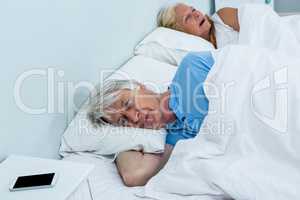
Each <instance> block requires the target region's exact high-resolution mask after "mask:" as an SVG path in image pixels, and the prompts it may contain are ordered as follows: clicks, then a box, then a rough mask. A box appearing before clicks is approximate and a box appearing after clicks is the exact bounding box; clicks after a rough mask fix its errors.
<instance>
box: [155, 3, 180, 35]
mask: <svg viewBox="0 0 300 200" xmlns="http://www.w3.org/2000/svg"><path fill="white" fill-rule="evenodd" d="M178 5H179V3H175V4H170V5H167V6H164V7H163V8H161V9H160V11H159V12H158V15H157V26H158V27H160V26H162V27H166V28H171V29H175V30H177V26H176V25H177V22H176V7H177V6H178Z"/></svg>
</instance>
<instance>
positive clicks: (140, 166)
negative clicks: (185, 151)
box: [116, 144, 173, 187]
mask: <svg viewBox="0 0 300 200" xmlns="http://www.w3.org/2000/svg"><path fill="white" fill-rule="evenodd" d="M172 150H173V146H171V145H168V144H166V146H165V151H164V153H163V154H148V153H142V152H138V151H127V152H123V153H120V154H119V155H118V157H117V159H116V165H117V168H118V171H119V173H120V176H121V177H122V180H123V182H124V184H125V185H126V186H128V187H135V186H143V185H145V184H146V183H147V182H148V180H150V178H152V177H153V176H154V175H155V174H157V173H158V172H159V171H160V170H161V169H162V168H163V167H164V165H165V164H166V163H167V161H168V160H169V157H170V155H171V153H172Z"/></svg>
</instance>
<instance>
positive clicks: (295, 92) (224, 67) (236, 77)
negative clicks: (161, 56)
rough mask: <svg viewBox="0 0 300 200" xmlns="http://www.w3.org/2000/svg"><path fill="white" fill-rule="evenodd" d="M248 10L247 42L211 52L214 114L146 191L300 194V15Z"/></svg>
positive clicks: (181, 195)
mask: <svg viewBox="0 0 300 200" xmlns="http://www.w3.org/2000/svg"><path fill="white" fill-rule="evenodd" d="M243 12H244V16H242V20H241V22H240V23H241V35H240V41H241V44H248V47H247V46H230V47H226V48H224V49H220V50H218V51H216V52H215V53H214V58H215V61H216V63H215V65H214V66H213V68H212V70H211V72H210V73H209V75H208V78H207V80H206V88H205V91H206V94H207V96H208V98H209V101H210V108H209V115H208V116H207V118H206V119H205V121H204V124H203V126H202V128H201V130H200V132H199V134H198V136H197V137H196V138H195V139H191V140H185V141H180V142H179V143H178V144H177V145H176V147H175V149H174V151H173V153H172V156H171V158H170V160H169V162H168V163H167V165H166V166H165V168H164V169H163V170H162V171H161V172H160V173H159V174H158V175H157V176H155V177H154V178H152V179H151V180H150V182H149V183H148V184H147V185H146V187H145V191H144V193H143V194H141V196H147V197H152V198H155V199H163V200H165V199H197V200H201V199H205V200H206V199H231V198H233V199H242V200H248V199H249V200H250V199H251V200H252V199H256V200H260V199H261V200H266V199H278V200H289V199H291V200H294V199H300V190H299V187H300V18H299V17H298V16H294V17H286V18H280V17H279V16H277V15H276V14H275V13H274V12H273V11H271V10H270V9H268V8H266V7H261V6H249V7H245V8H244V11H243ZM252 16H255V19H254V17H252ZM245 26H246V28H244V27H245ZM246 29H247V31H246ZM259 47H261V48H259Z"/></svg>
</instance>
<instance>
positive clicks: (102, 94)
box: [88, 79, 140, 126]
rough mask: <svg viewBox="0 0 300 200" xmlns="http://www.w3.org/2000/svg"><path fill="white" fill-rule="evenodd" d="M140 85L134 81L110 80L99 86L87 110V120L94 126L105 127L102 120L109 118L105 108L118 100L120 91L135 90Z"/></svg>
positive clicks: (104, 122)
mask: <svg viewBox="0 0 300 200" xmlns="http://www.w3.org/2000/svg"><path fill="white" fill-rule="evenodd" d="M139 85H140V83H138V82H137V81H135V80H117V79H111V80H107V81H105V82H104V84H103V85H102V86H99V87H98V89H97V93H96V94H95V95H94V96H93V97H92V99H91V102H90V105H89V108H88V119H89V120H90V122H91V123H92V124H93V125H94V126H102V125H107V124H108V123H107V122H106V121H105V120H104V119H103V118H106V119H107V118H109V115H108V114H107V113H106V111H107V108H108V107H109V106H111V105H112V104H113V103H114V102H116V100H118V97H119V93H120V91H121V90H124V89H129V90H135V89H136V88H137V87H138V86H139Z"/></svg>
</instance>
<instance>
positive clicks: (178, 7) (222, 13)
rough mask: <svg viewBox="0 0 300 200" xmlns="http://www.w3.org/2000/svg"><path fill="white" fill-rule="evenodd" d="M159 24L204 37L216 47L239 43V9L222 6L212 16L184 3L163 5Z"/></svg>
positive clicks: (159, 14)
mask: <svg viewBox="0 0 300 200" xmlns="http://www.w3.org/2000/svg"><path fill="white" fill-rule="evenodd" d="M157 24H158V26H163V27H166V28H171V29H175V30H178V31H182V32H185V33H189V34H192V35H195V36H199V37H201V38H204V39H205V40H207V41H209V42H211V43H212V44H213V45H214V46H215V48H221V47H224V46H225V45H227V44H234V43H237V42H238V38H239V33H238V32H239V31H240V25H239V19H238V9H235V8H222V9H220V10H219V11H217V12H216V13H215V14H214V15H213V16H212V17H211V18H210V17H208V16H207V15H204V14H203V13H202V12H201V11H199V10H196V9H195V8H193V7H191V6H188V5H186V4H183V3H177V4H174V5H169V6H166V7H163V8H162V9H161V10H160V12H159V13H158V17H157Z"/></svg>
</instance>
